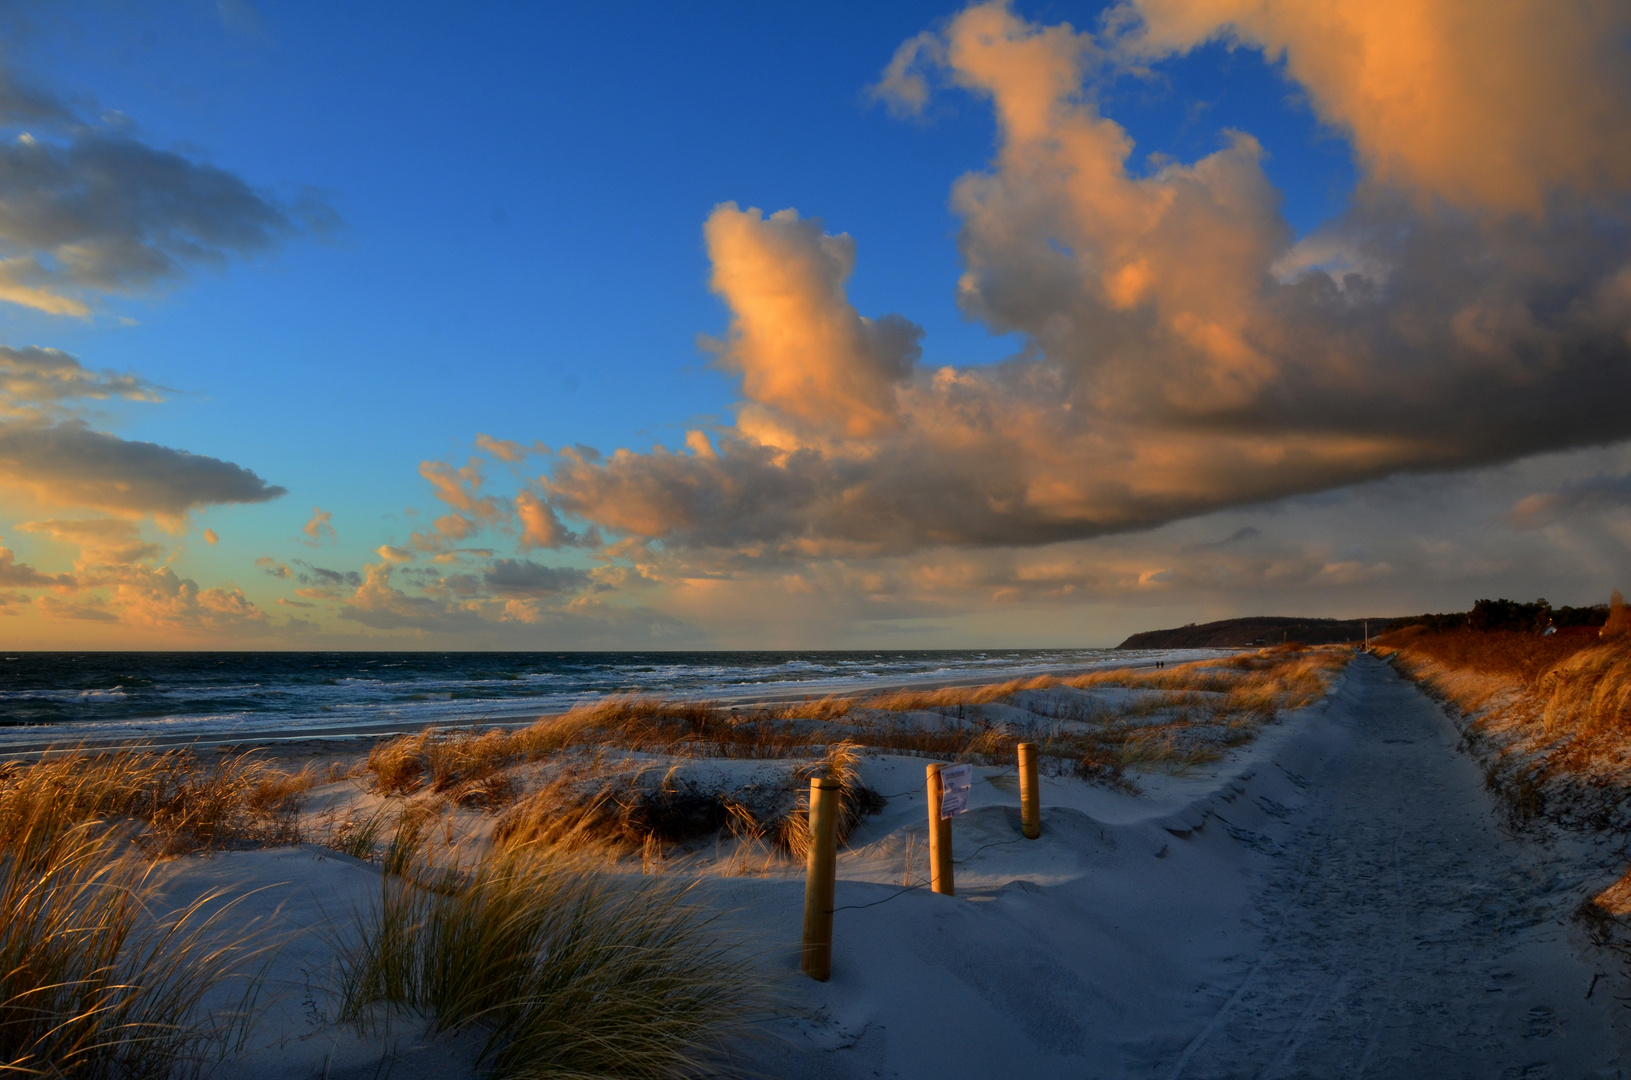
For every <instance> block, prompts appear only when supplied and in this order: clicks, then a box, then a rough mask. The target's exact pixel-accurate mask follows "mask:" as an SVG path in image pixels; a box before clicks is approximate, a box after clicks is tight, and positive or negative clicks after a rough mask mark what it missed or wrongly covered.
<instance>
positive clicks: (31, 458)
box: [0, 420, 284, 518]
mask: <svg viewBox="0 0 1631 1080" xmlns="http://www.w3.org/2000/svg"><path fill="white" fill-rule="evenodd" d="M0 486H4V487H11V488H13V489H20V490H23V491H27V492H28V493H30V494H31V495H32V496H33V497H35V498H36V499H38V500H40V501H41V502H43V503H46V504H48V505H55V506H83V507H88V508H93V509H98V510H105V511H112V512H115V513H131V514H157V515H160V516H162V517H168V518H181V517H184V516H185V515H186V514H187V512H188V511H190V510H193V509H196V508H198V507H201V506H210V505H214V504H217V503H258V502H266V501H268V500H270V499H275V498H277V497H278V496H279V495H282V494H284V489H283V488H281V487H277V486H275V485H271V484H268V483H266V481H264V480H262V479H261V478H260V477H259V476H256V475H255V474H254V473H253V472H251V471H250V470H248V469H245V468H243V467H242V466H240V465H234V464H232V463H231V462H228V461H221V460H219V459H217V458H212V457H205V456H204V455H202V454H191V453H188V452H187V451H185V450H173V449H171V448H170V447H167V446H159V445H158V444H156V443H149V442H133V441H129V440H126V439H121V438H118V437H117V436H114V435H109V434H107V433H105V432H100V431H95V430H93V429H92V428H91V427H90V426H89V425H87V424H85V423H84V422H83V421H78V420H70V421H64V422H62V423H58V424H40V423H29V422H21V423H14V424H5V425H0Z"/></svg>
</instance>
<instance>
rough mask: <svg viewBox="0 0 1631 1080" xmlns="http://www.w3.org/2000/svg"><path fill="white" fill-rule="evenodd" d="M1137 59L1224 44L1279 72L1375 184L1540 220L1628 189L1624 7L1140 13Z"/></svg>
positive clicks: (1383, 6)
mask: <svg viewBox="0 0 1631 1080" xmlns="http://www.w3.org/2000/svg"><path fill="white" fill-rule="evenodd" d="M1121 18H1122V19H1123V20H1124V21H1127V22H1128V23H1129V24H1130V30H1129V33H1128V34H1127V35H1126V37H1125V38H1124V39H1123V40H1122V41H1121V43H1120V44H1121V45H1122V47H1123V48H1124V49H1126V50H1127V51H1129V52H1131V53H1132V54H1134V55H1135V56H1137V57H1141V58H1158V57H1161V56H1164V55H1169V54H1171V53H1175V52H1187V51H1188V50H1190V49H1193V48H1195V47H1196V46H1197V45H1200V44H1202V43H1204V42H1206V41H1209V40H1214V39H1223V40H1227V41H1230V42H1234V43H1240V44H1243V45H1247V46H1251V47H1256V48H1259V49H1262V50H1263V52H1264V53H1265V54H1266V55H1267V56H1268V57H1269V58H1271V59H1278V60H1281V61H1283V63H1284V65H1285V72H1286V74H1287V76H1288V77H1290V78H1291V79H1293V80H1295V82H1296V83H1297V84H1298V85H1299V86H1300V87H1301V88H1302V89H1303V91H1304V92H1305V93H1306V94H1307V95H1308V100H1309V101H1310V103H1311V104H1312V105H1313V107H1314V109H1315V111H1316V112H1317V113H1318V114H1319V115H1320V117H1321V118H1322V119H1323V120H1325V121H1326V122H1327V123H1329V124H1331V125H1333V126H1335V127H1337V128H1340V129H1341V130H1343V131H1344V132H1346V133H1347V134H1348V135H1349V137H1350V138H1351V139H1352V141H1353V145H1354V148H1355V150H1356V151H1357V153H1358V155H1359V157H1360V159H1361V161H1362V163H1363V164H1364V167H1365V170H1366V173H1367V174H1368V175H1369V176H1370V177H1371V178H1372V179H1373V180H1374V181H1375V182H1377V183H1380V184H1386V185H1390V186H1395V187H1400V188H1407V189H1411V190H1415V191H1420V192H1421V193H1423V194H1424V195H1426V196H1430V197H1432V198H1436V199H1442V200H1444V201H1446V202H1449V203H1452V204H1455V205H1459V206H1463V207H1471V208H1479V209H1482V208H1494V209H1498V210H1516V211H1523V212H1526V213H1529V214H1533V215H1541V214H1544V213H1545V211H1546V208H1547V206H1548V204H1549V203H1550V202H1551V201H1552V200H1553V199H1554V197H1556V195H1557V194H1558V193H1559V192H1560V191H1561V192H1564V193H1566V194H1567V195H1569V196H1582V195H1584V196H1596V195H1606V196H1609V197H1610V198H1611V199H1612V200H1613V201H1614V202H1618V201H1619V200H1620V197H1621V196H1622V195H1623V193H1624V191H1625V189H1626V187H1627V186H1628V185H1631V64H1627V59H1628V58H1627V55H1626V41H1627V38H1628V35H1631V10H1628V9H1627V8H1626V6H1625V5H1624V4H1618V3H1571V4H1536V3H1490V4H1466V3H1462V2H1460V0H1377V2H1354V0H1346V2H1340V0H1339V2H1335V3H1327V4H1303V3H1296V2H1289V0H1131V3H1129V4H1125V5H1124V6H1123V8H1122V11H1121Z"/></svg>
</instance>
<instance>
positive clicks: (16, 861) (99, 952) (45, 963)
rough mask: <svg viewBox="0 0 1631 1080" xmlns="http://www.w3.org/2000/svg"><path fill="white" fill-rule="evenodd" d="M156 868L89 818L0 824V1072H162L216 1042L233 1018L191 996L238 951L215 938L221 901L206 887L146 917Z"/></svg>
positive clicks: (157, 1077)
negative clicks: (0, 836) (0, 839)
mask: <svg viewBox="0 0 1631 1080" xmlns="http://www.w3.org/2000/svg"><path fill="white" fill-rule="evenodd" d="M156 866H157V864H156V863H155V861H154V860H153V859H151V858H150V857H148V856H145V855H143V854H141V853H140V852H139V851H137V850H135V849H133V847H132V846H131V844H130V843H129V842H128V840H127V839H126V838H125V837H123V836H121V835H119V834H118V833H116V832H114V831H112V830H110V829H109V828H107V827H106V826H105V825H104V824H102V823H100V822H96V821H81V822H76V823H73V824H69V825H66V826H65V825H63V823H62V822H61V821H60V820H56V819H50V818H46V817H45V816H43V815H41V816H40V817H37V818H36V819H35V820H33V821H23V822H16V821H13V822H12V828H11V829H10V831H9V832H8V833H7V835H6V837H5V840H4V843H3V845H0V912H3V915H4V917H3V918H0V1073H4V1074H10V1075H17V1076H50V1077H76V1078H78V1077H84V1078H89V1080H102V1078H109V1080H112V1078H119V1080H137V1078H153V1080H161V1078H163V1080H167V1078H169V1077H172V1076H178V1075H183V1074H186V1073H188V1072H189V1071H192V1070H195V1069H196V1068H198V1067H199V1066H201V1065H202V1064H204V1063H206V1062H207V1060H208V1059H209V1058H211V1057H215V1056H219V1054H220V1053H221V1052H223V1051H224V1050H225V1049H226V1048H227V1044H228V1040H229V1038H230V1035H231V1033H232V1031H233V1029H234V1028H235V1027H236V1026H237V1024H238V1023H240V1022H241V1021H242V1020H243V1015H242V1014H241V1013H240V1014H237V1015H232V1016H226V1015H219V1014H218V1015H207V1014H205V1013H204V1012H203V1011H202V1009H201V1002H202V1000H203V999H204V997H205V995H206V994H209V993H210V992H211V991H212V990H214V989H215V988H216V987H217V986H218V985H219V984H221V983H222V982H223V981H225V980H227V979H230V978H234V977H236V976H238V975H240V974H242V973H243V972H244V969H245V964H246V963H247V962H248V961H249V959H250V957H251V955H252V950H250V949H248V948H247V947H246V946H245V944H244V943H243V942H242V941H239V940H236V939H233V938H230V937H228V936H227V935H225V934H224V933H223V932H222V927H221V925H220V924H221V921H222V919H223V917H224V916H225V915H226V913H227V912H228V911H230V909H231V905H230V904H223V903H221V902H220V901H221V897H220V896H219V895H215V894H212V895H209V896H205V897H202V898H200V899H199V900H197V901H195V902H194V903H192V904H190V905H188V906H187V907H185V908H183V909H181V910H179V911H172V912H169V913H167V914H164V915H162V916H159V917H156V918H155V917H154V916H153V915H152V913H151V912H150V911H149V907H150V906H151V904H152V902H153V899H154V896H155V893H156V889H157V880H156V877H155V869H156ZM252 984H253V980H252V979H251V980H250V983H249V989H247V990H246V991H245V995H244V1001H245V1002H247V1001H248V1000H249V999H250V998H251V996H252V994H253V985H252Z"/></svg>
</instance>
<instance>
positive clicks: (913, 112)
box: [866, 30, 946, 119]
mask: <svg viewBox="0 0 1631 1080" xmlns="http://www.w3.org/2000/svg"><path fill="white" fill-rule="evenodd" d="M945 52H946V50H945V44H944V42H943V41H942V39H941V37H940V35H939V34H937V33H934V32H933V31H930V30H925V31H923V33H921V34H918V35H917V36H916V37H912V38H907V39H906V40H905V41H903V42H901V45H900V48H898V49H896V50H895V55H894V56H892V57H890V59H889V65H888V66H887V67H885V68H884V69H883V75H882V76H881V77H880V78H879V79H878V81H877V82H876V83H874V84H873V85H872V86H869V87H867V89H866V96H867V97H868V98H869V99H870V100H872V101H881V102H883V103H884V105H886V106H887V107H888V109H889V112H890V114H891V115H893V116H895V117H897V118H902V119H904V118H906V117H913V116H921V115H922V114H923V109H924V106H926V105H928V103H929V74H930V73H931V72H934V71H936V70H938V69H939V68H940V67H941V66H942V65H943V64H944V63H945Z"/></svg>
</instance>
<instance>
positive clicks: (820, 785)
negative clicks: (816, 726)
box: [799, 776, 843, 982]
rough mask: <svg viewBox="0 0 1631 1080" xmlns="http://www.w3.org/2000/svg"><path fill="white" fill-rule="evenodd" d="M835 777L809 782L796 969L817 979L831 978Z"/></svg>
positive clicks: (835, 855) (835, 858) (835, 865)
mask: <svg viewBox="0 0 1631 1080" xmlns="http://www.w3.org/2000/svg"><path fill="white" fill-rule="evenodd" d="M842 798H843V792H842V790H841V786H840V785H839V783H838V781H837V780H829V779H827V778H826V777H821V776H818V777H816V778H814V779H812V780H811V781H810V858H809V861H808V862H807V863H806V864H805V869H804V953H803V955H802V957H801V958H800V959H799V970H801V971H803V972H804V973H805V974H806V975H808V976H810V978H812V979H814V980H816V981H817V982H826V981H827V980H828V979H829V978H831V977H832V908H833V888H834V881H835V879H836V878H837V876H838V804H839V801H840V800H841V799H842Z"/></svg>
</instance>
